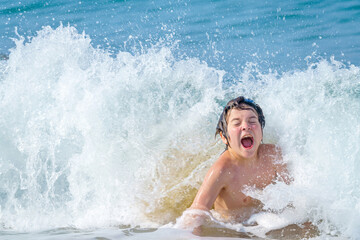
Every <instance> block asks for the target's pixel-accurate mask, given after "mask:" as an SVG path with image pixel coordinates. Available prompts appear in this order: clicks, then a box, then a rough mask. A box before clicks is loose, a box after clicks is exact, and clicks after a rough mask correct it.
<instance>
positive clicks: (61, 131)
mask: <svg viewBox="0 0 360 240" xmlns="http://www.w3.org/2000/svg"><path fill="white" fill-rule="evenodd" d="M174 52H176V46H174V48H171V47H170V48H169V47H162V46H155V47H153V48H151V49H149V50H148V51H146V52H142V53H138V54H135V55H133V54H130V53H127V52H119V53H118V54H117V55H116V57H111V56H110V54H109V53H108V52H107V51H105V50H101V49H96V48H94V47H92V46H91V39H90V38H89V37H88V36H86V35H85V34H79V33H77V31H76V29H75V28H73V27H63V26H60V27H59V28H57V29H51V28H49V27H45V28H44V29H43V30H42V31H40V32H38V34H37V36H35V37H33V38H32V39H30V40H28V41H25V40H24V39H23V38H20V39H19V40H16V47H15V48H14V49H12V50H11V54H10V56H9V60H7V61H2V62H1V65H0V67H1V71H0V100H1V101H0V111H1V116H0V204H1V211H0V222H1V224H2V226H3V228H11V229H15V230H35V229H39V228H55V227H62V226H74V227H80V228H87V227H103V226H113V225H121V224H123V225H132V226H137V225H139V226H155V227H159V226H161V225H163V224H166V223H168V222H170V221H174V220H175V219H176V218H177V217H179V216H180V215H181V212H182V211H183V210H185V209H186V208H187V207H188V206H189V204H190V203H191V201H192V198H193V197H194V194H195V193H196V189H197V188H198V187H199V184H200V183H201V181H202V178H203V176H204V174H205V172H206V170H207V168H208V167H209V166H210V164H211V163H212V162H213V161H214V160H215V159H216V158H217V156H218V155H219V154H220V153H221V151H222V146H221V143H219V142H217V141H216V140H214V137H213V136H214V129H215V124H216V121H217V118H218V115H219V114H220V112H221V108H222V106H223V105H224V103H226V101H227V100H229V99H230V98H232V97H236V96H238V95H246V96H248V97H250V98H254V99H255V101H256V102H257V103H258V104H259V105H260V106H262V108H263V110H264V113H265V117H266V121H267V122H266V127H265V132H264V136H265V138H264V140H265V142H272V143H277V144H278V145H279V146H280V147H281V148H282V151H283V156H284V160H285V161H286V162H288V165H289V168H290V171H291V174H292V175H293V177H294V182H293V183H292V184H291V185H290V186H287V185H284V184H275V185H271V186H268V187H267V188H266V189H265V190H264V191H263V192H257V191H252V190H251V189H250V190H249V192H248V194H250V195H253V196H254V197H256V198H259V199H260V200H262V201H263V202H264V204H265V208H266V209H269V210H271V211H272V213H271V214H270V213H269V214H262V215H256V216H253V220H254V221H257V222H258V224H260V225H259V227H262V228H263V229H266V230H271V229H275V228H278V227H281V226H283V225H284V224H285V225H286V224H291V223H301V222H304V221H311V222H313V223H314V224H315V225H317V226H318V227H319V229H320V230H321V231H322V232H323V233H324V234H333V235H334V234H337V233H340V234H344V235H345V236H351V237H353V238H356V237H359V236H360V234H359V230H358V229H359V224H360V219H359V216H360V204H359V198H360V192H359V188H358V186H359V180H360V179H359V178H360V177H359V175H358V174H357V172H358V171H359V170H360V166H359V160H360V156H359V154H360V151H359V146H358V143H359V140H360V128H359V126H360V120H359V118H358V115H359V112H360V111H359V110H360V100H359V99H360V73H359V68H358V67H356V66H344V65H342V64H341V63H339V62H337V61H335V60H333V59H332V60H329V61H328V60H319V61H317V62H315V63H313V64H309V66H308V68H307V69H304V70H300V69H298V70H294V71H291V72H287V73H282V74H278V73H267V74H263V73H261V72H259V71H257V70H256V66H255V65H254V64H249V65H248V67H247V68H245V70H244V72H243V75H242V76H240V77H239V79H238V80H237V81H235V82H234V83H233V84H231V85H229V84H223V75H224V72H223V71H220V70H216V69H214V68H211V67H209V66H208V65H207V64H206V63H203V62H200V61H199V60H198V59H193V58H190V59H186V58H184V59H176V58H175V57H174V56H173V53H174ZM225 86H226V87H225ZM288 205H289V206H291V207H290V208H288V207H287V206H288ZM270 223H271V224H270ZM227 227H228V226H227ZM234 227H235V225H234ZM236 227H238V226H236ZM249 231H251V229H249Z"/></svg>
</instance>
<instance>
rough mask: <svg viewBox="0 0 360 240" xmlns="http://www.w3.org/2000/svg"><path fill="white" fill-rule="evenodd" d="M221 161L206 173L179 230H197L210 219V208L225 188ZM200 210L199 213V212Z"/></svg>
mask: <svg viewBox="0 0 360 240" xmlns="http://www.w3.org/2000/svg"><path fill="white" fill-rule="evenodd" d="M221 162H222V161H217V162H216V163H215V164H214V165H213V166H212V167H211V168H210V169H209V171H208V172H207V174H206V176H205V179H204V181H203V183H202V185H201V187H200V188H199V191H198V193H197V194H196V197H195V199H194V202H193V203H192V205H191V207H190V208H189V210H187V211H185V212H184V214H183V216H182V219H181V221H180V222H179V223H178V224H179V225H180V226H181V228H187V229H189V228H190V229H194V228H195V229H199V227H200V226H201V225H203V224H204V223H205V221H207V220H209V219H211V213H210V212H209V211H210V209H211V208H212V206H213V204H214V202H215V200H216V198H217V196H218V195H219V193H220V191H221V190H222V189H223V188H224V187H225V182H226V179H225V177H226V175H225V174H223V172H225V171H223V164H222V163H221ZM199 210H200V211H199Z"/></svg>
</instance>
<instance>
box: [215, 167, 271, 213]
mask: <svg viewBox="0 0 360 240" xmlns="http://www.w3.org/2000/svg"><path fill="white" fill-rule="evenodd" d="M234 174H235V175H234V176H233V178H232V181H231V182H230V183H229V184H228V185H227V186H226V187H225V188H224V189H222V190H221V192H220V194H219V196H218V198H217V200H216V202H215V208H218V209H240V208H243V207H250V206H251V207H256V206H259V205H260V204H261V202H260V201H259V200H257V199H254V198H251V197H250V196H247V195H245V194H244V189H245V188H246V187H254V188H256V189H264V188H265V187H266V186H268V185H269V184H271V183H272V182H273V180H274V179H275V177H276V174H275V171H274V170H273V169H271V168H262V169H261V168H259V169H253V170H251V171H238V172H235V173H234Z"/></svg>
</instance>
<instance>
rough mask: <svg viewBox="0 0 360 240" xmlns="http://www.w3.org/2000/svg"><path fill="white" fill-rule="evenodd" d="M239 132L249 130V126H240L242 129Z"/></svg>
mask: <svg viewBox="0 0 360 240" xmlns="http://www.w3.org/2000/svg"><path fill="white" fill-rule="evenodd" d="M241 130H243V131H244V130H250V126H249V125H247V124H244V125H243V126H242V128H241Z"/></svg>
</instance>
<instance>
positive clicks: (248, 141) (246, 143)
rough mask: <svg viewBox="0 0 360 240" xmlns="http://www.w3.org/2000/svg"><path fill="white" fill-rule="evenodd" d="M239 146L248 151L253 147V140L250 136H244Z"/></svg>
mask: <svg viewBox="0 0 360 240" xmlns="http://www.w3.org/2000/svg"><path fill="white" fill-rule="evenodd" d="M241 145H242V146H243V147H244V148H245V149H250V148H252V147H253V146H254V138H253V137H252V136H245V137H243V138H242V139H241Z"/></svg>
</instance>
